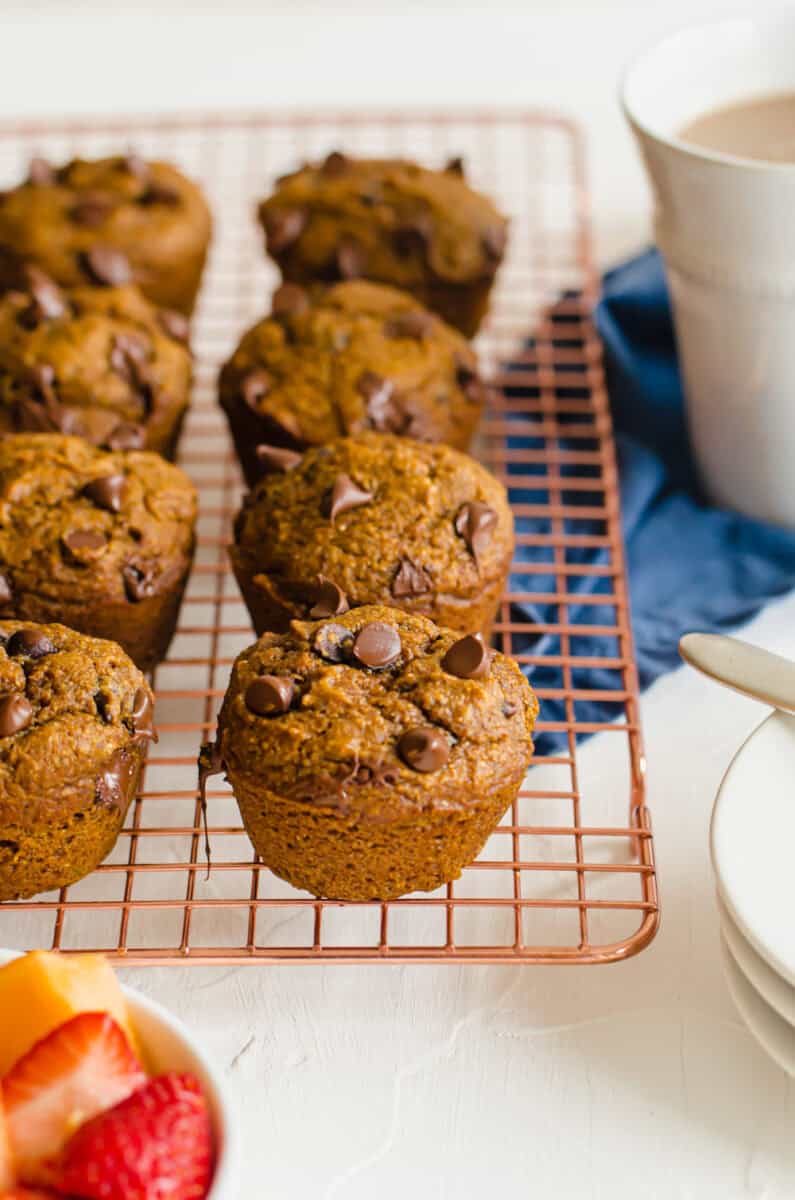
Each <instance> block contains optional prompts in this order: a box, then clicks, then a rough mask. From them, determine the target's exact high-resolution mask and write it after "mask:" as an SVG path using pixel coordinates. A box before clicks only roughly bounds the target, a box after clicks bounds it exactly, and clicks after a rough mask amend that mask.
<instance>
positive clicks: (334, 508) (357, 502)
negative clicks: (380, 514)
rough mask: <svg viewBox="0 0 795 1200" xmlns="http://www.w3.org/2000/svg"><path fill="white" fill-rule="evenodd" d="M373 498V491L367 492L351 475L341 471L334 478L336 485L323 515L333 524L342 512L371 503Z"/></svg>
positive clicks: (328, 497) (326, 503) (328, 498)
mask: <svg viewBox="0 0 795 1200" xmlns="http://www.w3.org/2000/svg"><path fill="white" fill-rule="evenodd" d="M372 498H373V493H372V492H365V491H364V490H363V488H360V487H358V486H357V485H356V484H355V483H354V482H353V480H352V479H351V477H350V475H346V474H344V473H343V472H341V473H340V474H339V475H338V476H337V478H336V479H335V480H334V486H333V487H332V489H331V492H330V494H329V495H328V496H327V497H326V500H325V503H324V506H323V515H324V516H326V517H329V519H330V520H331V523H332V524H333V523H334V521H335V520H336V519H337V517H338V516H339V515H340V513H345V512H348V511H349V510H350V509H352V508H359V507H360V506H361V505H362V504H369V503H370V501H371V500H372Z"/></svg>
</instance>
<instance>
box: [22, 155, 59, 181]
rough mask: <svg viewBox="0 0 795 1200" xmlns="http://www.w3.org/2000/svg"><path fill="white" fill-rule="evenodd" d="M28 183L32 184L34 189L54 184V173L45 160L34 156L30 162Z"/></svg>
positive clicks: (39, 156)
mask: <svg viewBox="0 0 795 1200" xmlns="http://www.w3.org/2000/svg"><path fill="white" fill-rule="evenodd" d="M28 183H32V184H33V185H34V187H46V186H47V185H48V184H51V183H55V171H54V170H53V169H52V166H51V165H50V163H48V162H47V159H46V158H42V157H41V155H39V154H34V156H33V158H32V159H31V160H30V166H29V167H28Z"/></svg>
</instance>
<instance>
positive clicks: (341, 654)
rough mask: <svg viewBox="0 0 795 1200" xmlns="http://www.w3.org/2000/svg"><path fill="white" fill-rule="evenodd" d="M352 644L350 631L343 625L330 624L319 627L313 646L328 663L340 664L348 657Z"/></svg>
mask: <svg viewBox="0 0 795 1200" xmlns="http://www.w3.org/2000/svg"><path fill="white" fill-rule="evenodd" d="M352 643H353V634H352V633H351V631H350V629H346V628H345V626H344V625H337V624H335V623H334V622H330V623H329V624H328V625H321V627H320V629H318V631H317V633H316V634H315V638H314V642H313V645H314V648H315V650H316V651H317V653H318V654H320V655H322V656H323V658H326V659H328V661H329V662H334V663H340V662H344V661H345V659H346V658H347V657H348V652H349V651H350V648H351V645H352Z"/></svg>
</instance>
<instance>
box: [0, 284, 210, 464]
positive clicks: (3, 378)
mask: <svg viewBox="0 0 795 1200" xmlns="http://www.w3.org/2000/svg"><path fill="white" fill-rule="evenodd" d="M20 282H21V284H22V286H21V288H20V290H18V291H13V292H9V293H7V294H6V295H5V296H3V297H1V298H0V431H3V432H4V431H8V430H34V431H57V432H60V433H72V434H77V435H79V436H80V437H84V438H86V439H87V440H88V441H90V442H93V443H94V444H95V445H105V446H108V447H110V448H112V449H120V450H121V449H126V450H132V449H147V450H157V451H158V452H159V453H160V454H163V455H165V456H166V457H167V458H173V456H174V454H175V452H176V448H177V439H178V437H179V432H180V428H181V426H182V421H183V417H184V416H185V412H186V410H187V407H188V401H189V396H190V384H191V357H190V351H189V349H188V346H187V339H188V324H187V319H186V318H185V317H184V316H182V314H181V313H176V312H171V311H163V310H158V309H156V308H155V307H154V306H153V305H151V304H150V303H149V301H148V300H146V299H145V298H144V297H143V296H142V295H141V293H140V292H139V290H138V289H137V288H136V287H133V286H127V287H106V288H102V287H81V288H74V289H73V290H71V291H69V292H66V291H62V290H61V288H59V287H58V285H57V284H56V283H54V282H53V281H52V279H50V278H49V276H47V275H45V274H44V272H43V271H41V270H40V269H39V268H38V267H26V268H25V270H24V271H23V272H22V278H21V281H20Z"/></svg>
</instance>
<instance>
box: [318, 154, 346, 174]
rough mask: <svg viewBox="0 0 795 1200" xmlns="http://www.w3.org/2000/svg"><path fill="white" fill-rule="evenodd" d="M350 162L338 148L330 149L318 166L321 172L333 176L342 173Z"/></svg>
mask: <svg viewBox="0 0 795 1200" xmlns="http://www.w3.org/2000/svg"><path fill="white" fill-rule="evenodd" d="M350 164H351V160H350V159H349V158H348V156H347V155H345V154H342V153H341V152H340V151H339V150H332V151H331V153H330V154H327V155H326V157H325V159H324V160H323V162H322V163H321V166H320V171H321V174H323V175H328V176H330V177H332V178H333V177H334V176H335V175H344V174H345V172H346V171H347V170H348V167H349V166H350Z"/></svg>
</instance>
